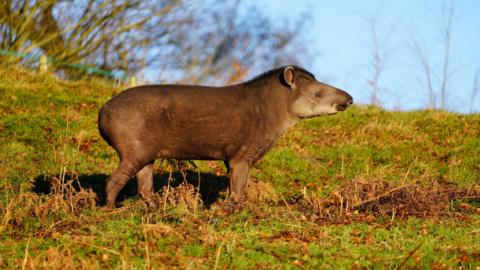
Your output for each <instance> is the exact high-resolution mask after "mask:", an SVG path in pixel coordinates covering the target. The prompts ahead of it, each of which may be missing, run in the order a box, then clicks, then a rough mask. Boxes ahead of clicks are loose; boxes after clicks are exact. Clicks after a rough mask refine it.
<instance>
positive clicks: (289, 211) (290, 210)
mask: <svg viewBox="0 0 480 270" xmlns="http://www.w3.org/2000/svg"><path fill="white" fill-rule="evenodd" d="M282 201H283V203H284V204H285V206H286V207H287V209H288V213H289V214H290V215H291V216H292V217H293V218H294V219H295V221H296V222H297V223H299V222H298V219H297V217H296V216H295V215H294V214H293V212H292V209H291V208H290V205H289V204H288V203H287V201H285V199H284V198H283V197H282Z"/></svg>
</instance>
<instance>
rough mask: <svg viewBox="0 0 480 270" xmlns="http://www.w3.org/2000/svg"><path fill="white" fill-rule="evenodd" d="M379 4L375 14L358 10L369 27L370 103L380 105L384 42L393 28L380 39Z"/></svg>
mask: <svg viewBox="0 0 480 270" xmlns="http://www.w3.org/2000/svg"><path fill="white" fill-rule="evenodd" d="M380 11H381V6H378V8H377V11H376V13H375V14H373V15H372V14H369V13H365V12H360V16H361V17H362V18H363V19H364V20H365V22H366V23H367V24H368V27H369V29H370V35H371V36H370V46H371V50H372V55H371V58H370V61H369V63H368V65H369V77H368V78H367V84H368V87H369V88H370V103H371V104H372V105H374V106H381V102H380V93H381V92H383V91H385V89H383V88H382V86H381V79H382V76H383V74H384V72H385V68H386V63H387V52H386V48H385V47H386V42H387V40H388V38H389V36H390V35H391V34H392V33H393V32H394V28H393V27H392V28H390V29H389V31H388V32H387V34H386V35H385V36H384V37H383V38H382V39H380V38H379V33H378V32H379V29H378V18H379V14H380Z"/></svg>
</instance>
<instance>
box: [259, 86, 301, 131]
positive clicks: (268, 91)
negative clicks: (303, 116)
mask: <svg viewBox="0 0 480 270" xmlns="http://www.w3.org/2000/svg"><path fill="white" fill-rule="evenodd" d="M259 90H260V91H261V92H262V95H261V96H262V98H263V102H264V104H265V110H264V117H265V120H266V121H267V122H268V123H271V125H272V126H270V128H271V129H272V130H271V131H273V133H274V136H275V137H280V136H282V135H283V134H284V133H285V132H287V130H288V129H289V128H290V127H292V126H294V125H295V124H296V123H297V122H298V120H299V119H298V117H296V116H295V115H293V114H292V112H291V109H290V107H291V106H290V103H291V97H290V94H291V93H290V92H289V91H290V90H289V89H288V88H286V87H284V86H283V85H281V84H280V83H279V82H278V81H276V80H272V81H269V82H268V83H265V84H263V85H262V86H261V89H259ZM272 135H273V134H272Z"/></svg>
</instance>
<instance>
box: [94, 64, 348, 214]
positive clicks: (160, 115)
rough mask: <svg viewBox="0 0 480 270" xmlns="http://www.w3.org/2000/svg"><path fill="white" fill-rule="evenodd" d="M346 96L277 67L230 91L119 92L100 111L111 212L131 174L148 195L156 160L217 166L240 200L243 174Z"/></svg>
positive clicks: (165, 88)
mask: <svg viewBox="0 0 480 270" xmlns="http://www.w3.org/2000/svg"><path fill="white" fill-rule="evenodd" d="M352 103H353V98H352V97H351V96H350V95H349V94H348V93H347V92H345V91H343V90H340V89H338V88H335V87H333V86H330V85H328V84H325V83H321V82H319V81H317V80H316V79H315V76H314V75H313V74H312V73H311V72H309V71H307V70H306V69H304V68H301V67H297V66H284V67H280V68H276V69H273V70H270V71H267V72H265V73H263V74H262V75H259V76H257V77H255V78H253V79H251V80H248V81H246V82H243V83H239V84H236V85H230V86H223V87H212V86H199V85H176V84H164V85H143V86H137V87H133V88H130V89H127V90H125V91H122V92H120V93H119V94H118V95H116V96H114V97H113V98H111V99H110V100H109V101H108V102H106V103H105V105H104V106H103V107H102V108H101V109H100V112H99V115H98V127H99V130H100V134H101V136H102V137H103V138H104V139H105V140H106V141H107V143H108V144H109V145H111V146H112V147H113V148H114V149H115V150H116V152H117V153H118V155H119V158H120V164H119V166H118V168H117V169H116V170H115V171H114V172H113V174H112V175H111V176H110V177H109V178H108V179H107V183H106V205H107V207H114V206H115V202H116V197H117V195H118V193H119V191H120V190H121V189H122V188H123V187H124V186H125V184H126V183H127V182H128V181H129V180H130V179H131V178H133V177H135V176H136V178H137V181H138V192H139V194H140V196H141V197H142V198H143V199H147V198H149V197H150V196H151V195H152V194H153V192H154V190H153V163H154V161H155V160H156V159H177V160H223V161H224V162H225V166H226V169H227V175H228V178H229V194H230V197H231V199H232V200H233V201H235V202H241V201H243V200H244V197H245V189H246V184H247V179H248V174H249V170H250V168H251V167H252V166H253V165H254V164H255V162H257V161H258V160H259V159H260V158H261V157H262V156H263V155H264V154H265V153H266V152H267V151H268V150H269V149H270V148H271V147H272V146H273V145H274V143H275V142H276V141H277V140H278V139H279V138H280V137H281V136H282V134H284V133H285V132H286V131H287V129H288V128H290V127H292V126H293V125H295V123H297V122H298V121H299V120H301V119H304V118H311V117H316V116H323V115H331V114H335V113H337V112H339V111H344V110H345V109H346V108H347V107H348V106H350V105H351V104H352Z"/></svg>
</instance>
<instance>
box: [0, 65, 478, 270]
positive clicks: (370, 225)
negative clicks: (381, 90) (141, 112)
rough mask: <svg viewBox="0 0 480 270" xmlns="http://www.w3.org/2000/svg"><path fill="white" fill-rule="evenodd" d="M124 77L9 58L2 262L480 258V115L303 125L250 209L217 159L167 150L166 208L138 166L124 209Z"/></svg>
mask: <svg viewBox="0 0 480 270" xmlns="http://www.w3.org/2000/svg"><path fill="white" fill-rule="evenodd" d="M121 90H122V88H121V87H117V86H112V84H109V83H106V82H102V81H99V80H83V81H75V82H66V81H62V80H59V79H57V78H55V77H54V76H52V75H49V74H35V73H32V72H30V71H26V70H24V69H20V68H10V69H0V115H1V117H0V210H1V211H0V241H1V242H2V245H0V268H12V267H16V268H20V267H26V268H40V269H41V268H48V269H98V268H122V269H131V268H134V269H144V268H152V269H165V268H171V267H175V268H190V269H215V268H218V269H252V268H260V269H272V268H273V269H284V268H287V269H297V268H299V269H304V268H306V269H313V268H314V269H317V268H323V269H332V268H355V269H357V268H364V267H367V268H395V267H398V266H400V267H406V268H436V269H445V268H452V267H464V268H471V269H475V267H480V253H479V250H480V230H479V227H480V226H479V225H480V187H479V183H480V115H478V114H477V115H458V114H454V113H448V112H441V111H415V112H388V111H383V110H380V109H378V108H365V107H353V108H351V109H348V110H347V111H346V112H344V113H341V114H338V115H335V116H332V117H325V118H317V119H312V120H308V121H303V122H301V123H300V124H298V125H297V126H295V127H294V128H293V129H291V130H290V131H289V132H288V133H287V134H286V135H285V136H284V137H283V138H282V139H281V140H280V141H279V142H278V143H277V145H276V146H275V148H274V149H272V150H271V151H270V152H269V153H268V154H267V155H266V156H265V157H264V158H263V160H261V161H260V162H259V163H258V164H257V165H256V166H255V168H254V169H253V171H252V172H251V178H250V182H249V190H248V196H249V200H248V203H246V205H245V206H244V207H243V209H242V210H240V211H230V210H229V208H228V207H227V206H228V202H227V201H226V200H225V196H226V192H225V187H226V186H227V185H228V183H227V180H226V179H225V178H224V177H223V175H224V173H225V169H224V168H223V164H222V163H220V162H206V161H203V162H198V161H196V162H195V164H196V166H197V167H195V166H194V165H193V164H191V163H184V164H181V163H171V162H166V161H165V162H157V163H156V165H155V166H156V170H157V173H156V176H155V178H156V189H157V190H158V191H159V192H158V194H157V196H156V197H155V198H153V200H154V202H155V204H156V205H157V208H155V209H152V208H150V209H149V208H147V207H146V206H145V205H144V203H143V202H142V201H141V200H140V199H139V198H138V196H137V195H136V190H135V189H136V187H135V183H134V181H132V183H130V184H129V185H128V186H127V187H126V188H125V189H124V191H123V192H122V194H121V195H120V199H121V200H122V205H123V207H121V208H117V209H115V210H113V211H109V210H105V209H103V208H102V207H101V202H102V200H103V199H104V193H103V189H104V185H105V179H106V177H108V175H109V174H110V173H111V172H113V170H114V169H115V167H116V165H117V157H116V155H115V153H114V151H113V150H112V149H111V148H110V147H109V146H108V145H107V144H106V143H105V142H104V141H103V140H102V139H101V138H100V136H99V134H98V132H97V126H96V125H97V124H96V117H97V113H98V110H99V108H100V106H101V105H102V104H103V103H104V102H105V101H106V100H108V99H109V98H110V97H111V96H113V95H115V94H116V93H118V92H119V91H121ZM199 180H200V181H199ZM198 187H200V191H199V192H197V191H198V189H197V188H198ZM206 206H208V207H206Z"/></svg>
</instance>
